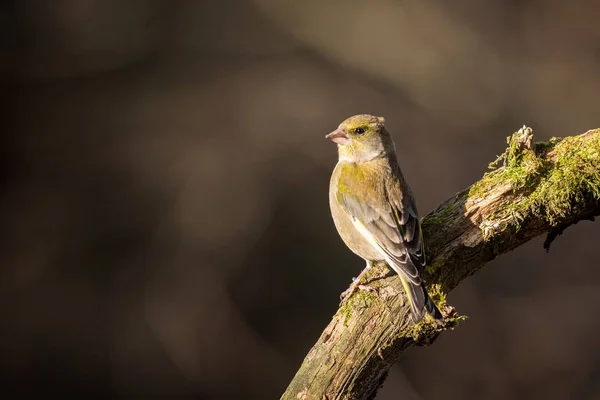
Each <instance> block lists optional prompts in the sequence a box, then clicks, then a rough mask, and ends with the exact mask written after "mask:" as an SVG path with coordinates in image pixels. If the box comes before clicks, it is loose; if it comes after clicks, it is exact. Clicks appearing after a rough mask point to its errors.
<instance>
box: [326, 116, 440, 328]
mask: <svg viewBox="0 0 600 400" xmlns="http://www.w3.org/2000/svg"><path fill="white" fill-rule="evenodd" d="M325 138H327V139H329V140H331V141H332V142H333V143H335V144H337V149H338V162H337V164H336V166H335V168H334V170H333V173H332V174H331V180H330V183H329V205H330V209H331V216H332V218H333V222H334V225H335V227H336V229H337V231H338V234H339V235H340V237H341V239H342V240H343V242H344V243H345V244H346V246H347V247H348V248H349V249H350V250H351V251H352V252H353V253H354V254H356V255H358V256H359V257H361V258H363V259H364V260H365V261H366V264H367V266H366V268H365V269H364V270H363V272H361V274H360V275H359V276H358V277H357V278H355V279H354V281H353V282H352V284H351V286H350V288H349V289H348V290H347V291H346V292H344V294H342V296H343V299H347V298H348V297H349V296H351V295H352V294H353V293H354V292H355V291H356V290H360V289H364V288H368V287H365V286H364V285H360V281H361V278H362V276H363V274H364V273H365V272H366V271H367V270H368V269H369V268H371V266H372V265H374V264H375V263H378V262H385V263H386V264H387V265H388V266H389V267H390V268H391V269H392V270H394V271H395V272H396V273H397V274H398V275H399V277H400V279H401V281H402V285H403V287H404V291H405V293H406V296H407V298H408V300H409V303H410V306H411V317H412V320H413V322H414V323H417V322H419V321H421V320H422V319H423V318H424V316H425V314H426V313H427V314H429V315H430V316H432V317H433V318H434V319H435V320H436V321H443V316H442V314H441V312H440V310H439V309H438V308H437V306H436V305H435V303H434V302H433V301H432V299H431V297H429V294H428V293H427V290H426V288H425V285H424V283H423V279H422V275H423V271H424V268H425V263H426V257H425V249H424V247H423V233H422V230H421V224H420V222H419V214H418V211H417V206H416V203H415V199H414V196H413V193H412V190H411V188H410V186H409V185H408V183H407V181H406V179H405V178H404V175H403V173H402V170H401V169H400V166H399V165H398V161H397V156H396V147H395V144H394V140H393V139H392V136H391V134H390V133H389V131H388V130H387V128H386V126H385V118H383V117H377V116H373V115H369V114H359V115H354V116H352V117H350V118H347V119H346V120H344V121H343V122H342V123H341V124H340V125H339V126H338V128H337V129H336V130H334V131H333V132H331V133H329V134H327V135H326V136H325Z"/></svg>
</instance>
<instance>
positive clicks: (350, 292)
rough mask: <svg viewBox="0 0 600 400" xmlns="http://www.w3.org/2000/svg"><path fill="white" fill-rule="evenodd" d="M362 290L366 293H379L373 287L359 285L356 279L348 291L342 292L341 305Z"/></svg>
mask: <svg viewBox="0 0 600 400" xmlns="http://www.w3.org/2000/svg"><path fill="white" fill-rule="evenodd" d="M360 290H363V291H365V292H377V289H375V288H372V287H371V286H367V285H361V284H359V283H358V279H356V280H354V282H352V284H351V285H350V287H349V288H348V289H346V290H345V291H344V292H342V294H341V295H340V304H342V303H343V302H345V301H346V300H348V299H349V298H350V297H351V296H352V295H353V294H354V293H356V292H358V291H360Z"/></svg>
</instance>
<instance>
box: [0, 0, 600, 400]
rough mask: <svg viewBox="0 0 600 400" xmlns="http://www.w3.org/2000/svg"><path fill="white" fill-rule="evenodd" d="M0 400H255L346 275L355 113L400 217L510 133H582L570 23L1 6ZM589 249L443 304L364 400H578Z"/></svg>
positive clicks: (406, 6)
mask: <svg viewBox="0 0 600 400" xmlns="http://www.w3.org/2000/svg"><path fill="white" fill-rule="evenodd" d="M1 7H2V8H1V12H0V33H1V34H0V38H1V39H0V55H1V57H2V60H3V61H2V63H1V68H2V69H1V71H0V73H1V75H2V86H3V93H4V95H5V96H4V98H5V101H4V102H3V104H4V105H3V107H2V110H3V114H4V117H3V121H4V123H3V126H4V129H3V131H4V134H3V135H2V139H1V140H2V143H1V144H0V149H1V151H2V155H1V157H0V162H1V164H2V165H1V167H2V168H1V172H2V178H3V182H4V185H3V192H2V196H1V197H0V218H1V220H2V226H3V228H4V229H3V234H2V238H3V240H2V241H1V243H2V251H1V252H0V254H1V256H0V257H1V258H0V266H1V271H0V272H1V275H0V277H1V280H0V299H1V303H0V316H1V321H2V329H1V331H0V332H1V335H0V349H1V350H0V351H1V354H0V356H1V365H2V371H1V372H2V374H1V376H2V380H3V381H4V385H3V389H2V390H3V392H4V393H5V394H6V393H9V392H11V391H14V390H19V391H20V393H31V392H34V391H43V392H44V393H46V394H47V393H54V392H63V393H67V392H70V393H77V394H80V395H83V394H92V393H99V394H101V395H102V396H103V397H105V398H112V397H117V396H121V397H127V398H130V397H133V398H151V397H156V396H168V397H173V398H182V399H231V398H234V399H235V398H238V399H275V398H278V397H279V396H280V394H281V393H282V392H283V390H284V389H285V387H286V386H287V384H288V382H289V380H290V379H291V378H292V376H293V374H294V372H295V370H296V368H297V367H298V366H299V365H300V362H301V361H302V359H303V357H304V355H305V353H306V352H307V350H308V349H309V348H310V346H311V345H312V344H313V342H314V341H315V340H316V339H317V338H318V336H319V335H320V333H321V330H322V329H323V328H324V326H325V325H326V324H327V322H328V321H329V319H330V317H331V315H332V314H333V313H334V312H335V309H336V306H337V301H338V295H339V293H340V292H341V291H342V290H344V289H345V288H346V287H347V285H348V284H349V283H350V279H351V277H352V276H356V274H357V273H358V271H359V270H360V268H362V266H363V262H362V260H360V259H358V258H356V257H354V256H353V255H351V254H350V252H349V251H347V250H346V248H345V247H344V245H343V244H342V242H341V240H340V239H339V238H338V236H337V234H336V232H335V230H334V227H333V223H332V222H331V220H330V216H329V206H328V204H327V201H328V200H327V190H328V180H329V174H330V172H331V170H332V168H333V166H334V164H335V162H336V150H335V146H334V145H333V144H332V143H329V142H328V141H326V140H325V139H324V137H323V136H324V135H325V134H326V133H328V132H329V131H330V130H332V129H333V128H335V127H336V126H337V125H338V124H339V123H340V122H341V121H342V120H343V119H345V118H346V117H348V116H350V115H352V114H356V113H373V114H376V115H383V116H385V117H386V119H387V122H388V126H389V128H390V130H391V131H392V132H393V134H394V137H395V139H396V143H397V147H398V153H399V159H400V162H401V165H402V167H403V169H404V171H405V174H406V175H407V178H408V179H409V182H410V183H411V185H412V187H413V190H414V192H415V194H416V196H417V199H418V202H419V207H420V210H421V213H422V214H425V213H427V212H428V211H429V210H431V209H432V208H433V207H435V206H436V205H437V204H439V203H440V202H441V201H443V200H445V199H446V198H448V197H449V196H451V195H453V194H454V193H455V192H457V191H459V190H461V189H463V188H464V187H466V186H467V185H469V184H470V183H472V182H473V181H475V180H476V179H478V178H479V177H480V176H481V175H482V173H483V172H484V171H485V170H486V165H487V163H488V162H489V161H491V160H493V159H494V157H495V155H496V154H499V153H500V152H501V151H502V150H503V148H504V146H505V137H506V136H507V135H509V134H510V133H511V132H513V131H515V130H517V129H518V128H519V127H521V126H522V125H523V124H527V125H529V126H532V127H533V128H534V132H535V134H536V136H537V139H538V140H544V139H547V138H549V137H551V136H564V135H571V134H577V133H582V132H584V131H586V130H587V129H590V128H597V127H600V113H599V102H598V93H600V29H599V28H598V15H599V14H598V13H599V12H600V5H599V4H598V3H594V2H589V1H588V2H586V1H579V0H577V1H571V2H565V1H559V0H552V1H548V0H547V1H541V0H537V1H536V0H522V1H517V0H504V1H500V0H496V1H486V2H481V1H475V0H471V1H467V0H452V1H450V0H437V1H436V0H429V1H420V0H405V1H394V0H376V1H368V2H367V1H349V0H337V1H320V0H304V1H285V2H284V1H275V0H254V1H251V0H248V1H242V0H223V1H180V0H173V1H159V0H131V1H121V0H103V1H97V0H54V1H45V0H20V1H15V2H13V3H7V4H4V5H2V6H1ZM599 234H600V228H599V226H598V225H597V224H592V223H589V222H584V223H580V224H578V225H577V226H575V227H574V228H572V229H569V230H568V231H567V233H566V234H565V235H563V236H562V237H560V238H559V240H558V241H557V242H555V243H554V245H553V249H552V251H551V252H550V253H549V254H545V253H544V252H543V250H542V247H541V240H542V239H541V238H540V239H539V240H536V241H534V242H532V243H529V244H528V245H527V246H524V247H522V248H519V249H518V250H517V251H514V252H513V253H511V254H507V255H505V256H503V257H502V258H501V259H499V260H497V261H496V262H493V263H491V264H490V265H488V266H487V267H486V268H484V270H482V271H481V272H480V273H478V274H476V275H475V276H473V277H472V278H470V279H468V280H467V281H465V282H464V283H463V284H462V285H461V286H460V287H459V288H458V289H457V290H456V291H455V292H454V293H452V295H451V297H450V300H451V303H452V304H453V305H455V306H456V307H457V308H458V310H459V312H461V313H464V314H466V315H468V316H470V318H471V319H470V320H469V321H468V322H467V323H465V324H464V325H462V326H461V327H460V328H459V329H457V330H456V331H454V332H450V333H447V334H445V335H443V336H442V337H440V339H439V340H438V341H437V342H436V343H435V344H434V345H433V346H430V347H427V348H419V349H411V350H410V351H409V352H408V353H407V354H406V356H404V357H403V359H402V361H401V362H400V363H399V364H398V366H396V367H394V369H393V370H392V372H391V375H390V378H389V379H388V380H387V383H386V385H385V387H384V388H383V389H382V390H381V391H380V393H379V395H378V398H379V399H396V398H403V399H438V398H445V399H529V398H538V397H539V398H545V399H567V398H571V399H598V398H600V342H599V341H598V340H597V337H598V333H597V332H598V329H600V321H599V320H598V317H597V316H598V315H599V313H600V290H599V289H600V269H599V268H598V261H597V260H598V258H599V257H600V246H598V245H597V243H598V237H599Z"/></svg>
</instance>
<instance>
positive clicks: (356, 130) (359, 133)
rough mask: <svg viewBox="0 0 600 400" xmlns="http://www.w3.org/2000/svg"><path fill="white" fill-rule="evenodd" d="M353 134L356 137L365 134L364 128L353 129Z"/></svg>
mask: <svg viewBox="0 0 600 400" xmlns="http://www.w3.org/2000/svg"><path fill="white" fill-rule="evenodd" d="M354 133H356V134H357V135H362V134H363V133H365V129H364V128H355V129H354Z"/></svg>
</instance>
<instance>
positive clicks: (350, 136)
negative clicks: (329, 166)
mask: <svg viewBox="0 0 600 400" xmlns="http://www.w3.org/2000/svg"><path fill="white" fill-rule="evenodd" d="M325 137H326V138H327V139H329V140H331V141H332V142H334V143H336V144H337V145H338V153H339V158H340V160H343V161H349V162H357V163H359V162H367V161H370V160H373V159H375V158H378V157H382V156H385V155H389V154H393V153H394V151H395V150H394V142H393V140H392V137H391V135H390V134H389V132H388V131H387V129H386V128H385V120H384V118H383V117H375V116H373V115H369V114H359V115H355V116H353V117H350V118H348V119H346V120H345V121H344V122H342V123H341V124H340V126H339V127H338V128H337V129H336V130H335V131H333V132H331V133H330V134H328V135H326V136H325Z"/></svg>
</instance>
